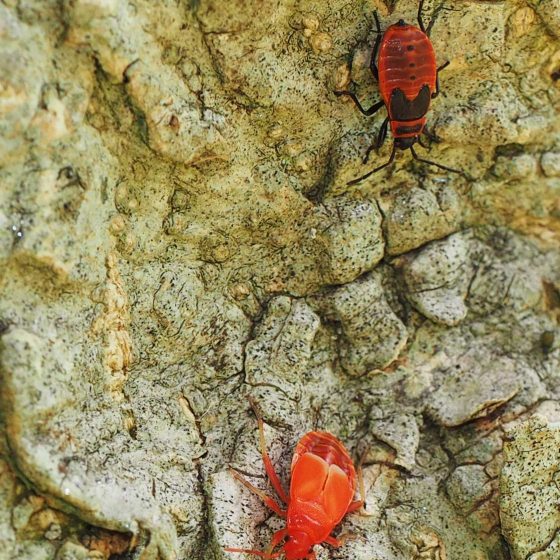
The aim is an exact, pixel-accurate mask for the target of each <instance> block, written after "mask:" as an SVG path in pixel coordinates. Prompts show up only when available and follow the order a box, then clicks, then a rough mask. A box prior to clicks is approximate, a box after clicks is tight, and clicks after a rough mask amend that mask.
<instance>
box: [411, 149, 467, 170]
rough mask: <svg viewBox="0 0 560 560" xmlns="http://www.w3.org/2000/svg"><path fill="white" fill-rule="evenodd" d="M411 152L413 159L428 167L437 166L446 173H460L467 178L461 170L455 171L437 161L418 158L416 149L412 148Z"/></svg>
mask: <svg viewBox="0 0 560 560" xmlns="http://www.w3.org/2000/svg"><path fill="white" fill-rule="evenodd" d="M410 152H411V153H412V157H413V158H414V159H416V160H418V161H421V162H422V163H427V164H428V165H435V166H436V167H439V168H440V169H444V170H445V171H450V172H451V173H458V174H459V175H462V176H463V177H464V176H465V174H464V173H463V172H462V171H461V170H460V169H453V168H451V167H446V166H445V165H441V164H440V163H436V162H435V161H430V160H429V159H424V158H421V157H418V154H417V153H416V152H415V151H414V148H413V147H412V146H410Z"/></svg>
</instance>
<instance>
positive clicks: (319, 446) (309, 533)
mask: <svg viewBox="0 0 560 560" xmlns="http://www.w3.org/2000/svg"><path fill="white" fill-rule="evenodd" d="M251 405H252V406H253V410H254V412H255V415H256V416H257V420H258V424H259V435H260V447H261V454H262V458H263V462H264V466H265V469H266V473H267V474H268V477H269V478H270V482H271V483H272V486H273V487H274V489H275V490H276V492H277V494H278V496H280V498H281V500H282V501H283V502H284V503H285V504H287V506H288V507H287V509H286V510H284V509H282V508H281V506H280V505H279V504H278V502H276V500H274V499H273V498H271V497H270V496H268V495H267V494H266V493H265V492H263V491H262V490H259V489H258V488H255V487H254V486H253V485H252V484H251V483H250V482H248V481H247V480H245V479H244V478H243V477H242V476H241V475H240V474H239V473H238V472H237V471H235V470H234V469H230V472H231V474H232V475H233V476H234V477H235V478H236V479H237V480H239V481H240V482H241V483H242V484H243V485H245V486H246V487H247V488H249V490H251V491H252V492H254V493H255V494H257V495H258V496H259V497H260V498H261V499H262V500H263V502H264V503H265V504H266V505H267V506H268V507H269V508H270V509H271V510H273V511H274V512H276V513H277V514H278V515H279V516H281V517H284V518H285V519H286V527H285V528H284V529H280V530H279V531H277V532H276V533H274V535H273V537H272V540H271V543H270V546H269V547H268V549H267V551H266V552H263V551H260V550H246V549H241V548H226V549H225V550H226V551H227V552H246V553H248V554H255V555H257V556H261V557H262V558H265V559H270V558H277V557H278V556H281V555H282V554H284V555H285V556H286V559H287V560H298V559H301V558H307V559H308V560H315V558H316V556H315V553H314V552H313V546H314V545H315V544H320V543H323V542H325V543H327V544H330V545H331V546H334V547H339V546H341V545H342V544H343V543H344V541H345V540H346V539H347V538H349V537H350V536H351V535H344V536H342V537H341V538H339V539H337V538H335V537H333V536H332V535H331V532H332V531H333V529H334V528H335V527H336V526H337V525H338V524H339V523H340V521H341V520H342V518H343V517H344V516H345V515H346V514H347V513H350V512H353V511H356V510H358V509H359V508H361V507H362V505H363V503H364V502H363V499H361V500H355V501H353V497H354V493H355V491H356V476H357V477H358V480H359V482H360V493H361V495H362V497H363V496H364V489H363V481H362V477H361V469H360V468H358V474H357V475H356V470H355V469H354V464H353V462H352V459H351V458H350V456H349V455H348V452H347V451H346V449H345V447H344V445H343V444H342V443H341V442H340V441H339V440H338V439H337V438H336V437H335V436H333V435H332V434H329V433H328V432H309V433H307V434H305V435H304V436H303V437H302V438H301V439H300V440H299V442H298V444H297V446H296V449H295V452H294V456H293V459H292V466H291V474H292V478H291V483H290V495H289V496H288V495H287V494H286V492H285V491H284V488H283V487H282V483H281V482H280V479H279V478H278V475H277V474H276V471H275V470H274V467H273V466H272V462H271V461H270V457H269V456H268V453H267V452H266V443H265V439H264V427H263V421H262V418H261V416H260V414H259V412H258V410H257V409H256V406H255V405H254V403H251ZM284 539H287V540H286V542H285V543H284V544H283V546H282V549H281V550H279V551H277V552H273V550H274V548H275V547H276V546H278V545H279V544H280V543H281V542H282V541H283V540H284Z"/></svg>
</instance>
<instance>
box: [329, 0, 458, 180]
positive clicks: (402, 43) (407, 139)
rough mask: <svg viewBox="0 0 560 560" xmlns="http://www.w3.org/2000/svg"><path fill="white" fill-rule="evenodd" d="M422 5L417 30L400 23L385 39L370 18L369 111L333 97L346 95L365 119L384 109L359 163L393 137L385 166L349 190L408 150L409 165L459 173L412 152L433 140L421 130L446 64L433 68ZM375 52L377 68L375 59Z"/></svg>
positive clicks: (346, 92) (432, 50)
mask: <svg viewBox="0 0 560 560" xmlns="http://www.w3.org/2000/svg"><path fill="white" fill-rule="evenodd" d="M423 5H424V0H420V4H419V6H418V26H419V27H415V26H414V25H408V24H406V23H405V22H404V20H402V19H401V20H400V21H399V22H398V23H395V24H394V25H391V26H389V27H388V28H387V29H386V31H385V33H382V32H381V27H380V25H379V18H378V17H377V12H374V14H373V15H374V18H375V24H376V33H377V38H376V40H375V44H374V46H373V52H372V54H371V62H370V70H371V72H372V74H373V76H374V78H375V79H376V80H377V81H378V82H379V90H380V92H381V101H378V102H377V103H375V104H374V105H373V106H372V107H370V108H369V109H364V108H363V107H362V105H361V103H360V101H359V100H358V98H357V97H356V94H355V93H353V92H351V91H335V92H334V93H335V94H336V95H347V96H349V97H350V98H351V99H352V101H354V103H355V104H356V106H357V107H358V109H359V110H360V111H361V112H362V113H363V114H364V115H367V116H370V115H373V114H375V113H376V112H377V111H378V110H379V109H381V107H383V105H385V107H386V108H387V113H388V116H387V118H386V119H385V120H384V121H383V124H382V125H381V128H380V129H379V134H378V136H377V141H376V143H375V144H374V145H372V146H370V147H369V148H368V150H367V152H366V155H365V157H364V163H367V161H368V159H369V155H370V153H371V151H372V150H374V149H379V148H380V147H381V145H382V144H383V142H384V141H385V138H386V136H387V128H388V125H389V123H390V124H391V133H392V134H393V138H394V142H393V150H392V151H391V156H390V157H389V160H388V161H387V162H386V163H384V164H383V165H380V166H379V167H376V168H375V169H373V171H370V172H369V173H366V174H365V175H363V176H362V177H359V178H358V179H354V180H353V181H350V182H349V183H348V184H349V185H354V184H356V183H358V182H360V181H363V180H364V179H366V178H367V177H369V176H370V175H372V174H373V173H375V172H377V171H379V170H380V169H383V168H385V167H387V166H388V165H390V164H391V163H393V160H394V159H395V153H396V150H397V148H400V149H402V150H405V149H410V151H411V153H412V156H413V157H414V159H417V160H418V161H422V162H424V163H428V164H430V165H435V166H436V167H439V168H440V169H445V170H446V171H451V172H453V173H462V172H461V171H459V170H457V169H452V168H450V167H446V166H445V165H441V164H439V163H436V162H434V161H429V160H427V159H423V158H421V157H418V155H417V154H416V152H415V150H414V144H415V143H416V142H418V143H419V144H420V145H421V146H424V145H423V144H422V142H421V135H422V134H424V135H426V136H427V137H428V138H430V139H432V140H434V139H435V138H434V137H433V135H432V134H430V133H429V132H428V131H427V130H426V114H427V112H428V109H429V108H430V101H431V100H432V99H433V98H434V97H437V95H438V94H439V80H438V74H439V72H440V71H441V70H443V69H444V68H445V67H446V66H447V65H448V64H449V62H446V63H444V64H442V65H441V66H440V67H439V68H438V67H437V66H436V57H435V53H434V47H433V46H432V43H431V41H430V38H429V37H430V31H431V30H432V26H433V24H434V19H432V21H430V23H429V25H428V27H425V26H424V23H423V21H422V7H423ZM378 52H379V57H378V60H377V65H376V63H375V59H376V57H377V54H378Z"/></svg>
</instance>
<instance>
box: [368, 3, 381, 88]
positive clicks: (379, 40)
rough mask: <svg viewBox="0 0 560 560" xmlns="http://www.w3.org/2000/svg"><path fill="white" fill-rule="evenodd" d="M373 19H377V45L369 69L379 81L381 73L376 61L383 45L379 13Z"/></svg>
mask: <svg viewBox="0 0 560 560" xmlns="http://www.w3.org/2000/svg"><path fill="white" fill-rule="evenodd" d="M373 17H374V19H375V32H376V33H377V37H376V38H375V44H374V45H373V50H372V51H371V60H370V61H369V69H370V70H371V73H372V74H373V77H374V78H375V79H376V80H377V81H379V71H378V70H377V64H375V59H376V58H377V51H378V50H379V44H380V43H381V37H382V33H381V26H380V25H379V18H378V17H377V11H375V12H373Z"/></svg>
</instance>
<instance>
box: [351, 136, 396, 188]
mask: <svg viewBox="0 0 560 560" xmlns="http://www.w3.org/2000/svg"><path fill="white" fill-rule="evenodd" d="M396 151H397V146H396V145H395V143H393V151H392V152H391V155H390V157H389V160H388V161H387V162H386V163H384V164H383V165H380V166H379V167H376V168H375V169H374V170H373V171H370V172H369V173H366V174H365V175H362V176H361V177H358V178H357V179H352V181H348V183H346V184H347V185H348V186H351V185H355V184H357V183H360V182H361V181H363V180H364V179H367V178H368V177H369V176H370V175H373V174H374V173H377V172H378V171H380V170H381V169H383V168H385V167H387V166H388V165H391V164H392V163H393V160H394V159H395V153H396Z"/></svg>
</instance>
